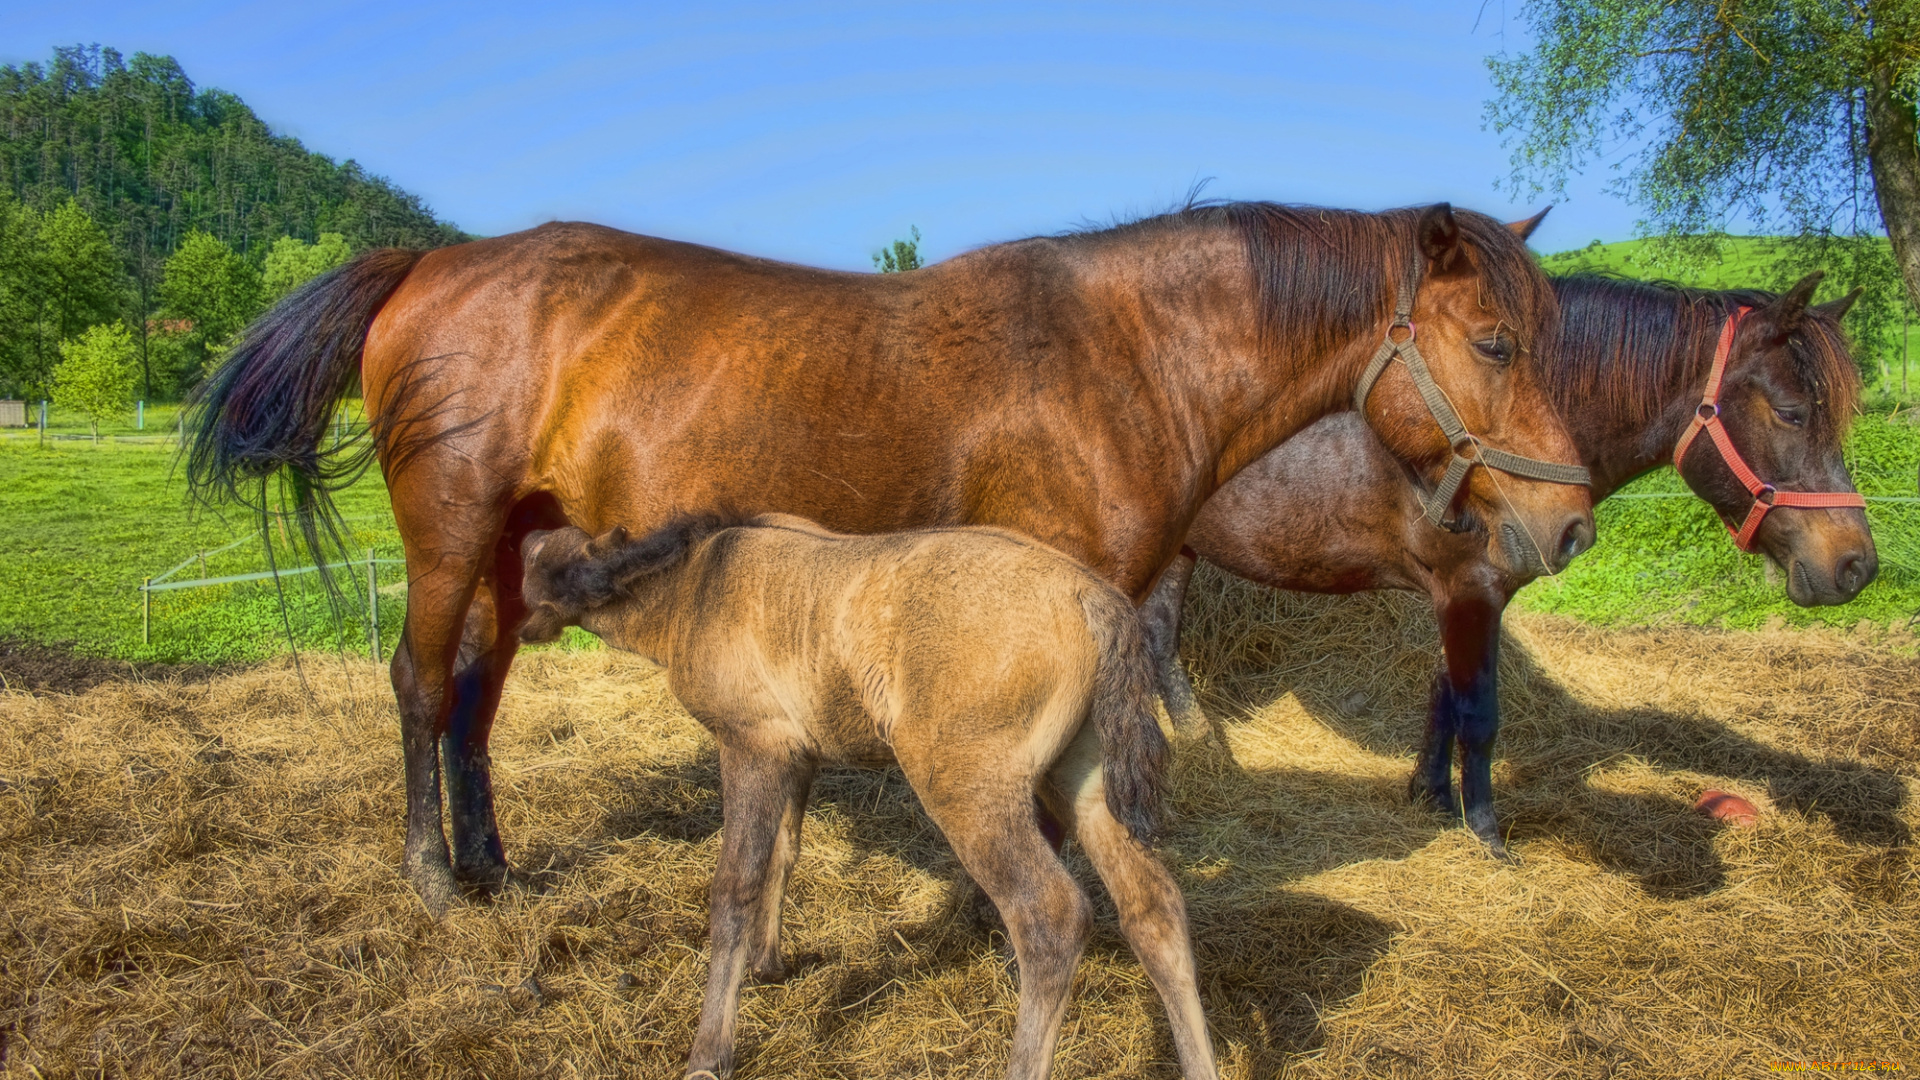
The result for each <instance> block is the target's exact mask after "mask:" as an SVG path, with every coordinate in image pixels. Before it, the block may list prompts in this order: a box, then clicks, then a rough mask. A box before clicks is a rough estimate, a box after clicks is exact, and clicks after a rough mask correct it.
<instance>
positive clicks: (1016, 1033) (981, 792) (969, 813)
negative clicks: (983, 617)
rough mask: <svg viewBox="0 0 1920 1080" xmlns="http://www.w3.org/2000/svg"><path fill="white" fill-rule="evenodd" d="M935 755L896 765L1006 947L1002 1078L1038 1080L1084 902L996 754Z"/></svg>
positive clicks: (1023, 788)
mask: <svg viewBox="0 0 1920 1080" xmlns="http://www.w3.org/2000/svg"><path fill="white" fill-rule="evenodd" d="M903 726H904V725H903ZM935 753H937V754H939V755H940V756H939V758H938V760H937V761H936V760H932V757H931V755H925V754H923V755H916V756H919V757H922V758H924V760H920V761H914V760H910V759H909V758H907V757H902V759H901V762H900V764H901V766H902V767H903V768H904V769H905V771H906V773H907V778H908V779H909V780H910V781H912V782H913V784H914V787H915V789H916V790H917V791H918V792H919V793H920V801H921V802H922V804H924V805H925V806H926V808H927V814H928V816H930V817H932V818H933V820H934V823H935V824H937V825H939V826H940V830H941V832H943V833H945V834H946V837H947V841H948V842H949V843H951V844H952V845H953V850H954V853H955V854H956V855H958V856H959V857H960V863H961V865H962V866H964V867H966V870H967V873H968V874H970V875H972V877H973V880H974V881H975V882H977V883H978V884H979V886H980V887H981V888H982V889H984V890H985V891H986V894H987V896H988V897H989V898H990V899H992V900H993V904H994V907H996V908H998V909H999V911H1000V918H1001V920H1002V921H1003V922H1005V923H1006V926H1007V935H1008V936H1009V937H1011V938H1012V939H1013V952H1014V957H1015V959H1016V960H1017V961H1018V963H1019V967H1020V1012H1019V1017H1018V1019H1017V1020H1016V1021H1015V1022H1014V1029H1013V1047H1012V1051H1011V1053H1010V1054H1009V1055H1008V1060H1007V1075H1008V1076H1009V1077H1014V1078H1018V1080H1032V1078H1038V1077H1044V1076H1046V1075H1047V1073H1048V1071H1049V1070H1050V1069H1051V1068H1052V1067H1053V1048H1054V1044H1055V1043H1056V1042H1057V1041H1058V1040H1059V1037H1060V1021H1061V1019H1062V1017H1064V1016H1065V1015H1066V1011H1067V997H1068V994H1069V992H1070V991H1071V990H1072V988H1073V970H1074V968H1075V967H1077V966H1078V965H1079V963H1080V952H1081V950H1082V949H1083V948H1085V947H1086V942H1087V932H1088V930H1089V928H1090V927H1091V926H1092V924H1093V916H1092V912H1091V909H1090V908H1089V906H1088V904H1087V897H1086V894H1085V893H1082V892H1081V891H1080V887H1079V886H1078V885H1075V884H1074V882H1073V877H1072V876H1071V875H1069V874H1068V873H1067V869H1066V867H1064V866H1062V865H1061V864H1060V859H1059V857H1058V856H1056V855H1055V854H1054V853H1053V848H1052V847H1051V846H1049V845H1048V843H1047V840H1046V837H1045V836H1043V835H1042V834H1041V832H1040V824H1039V821H1038V820H1037V818H1036V816H1035V808H1034V800H1033V788H1032V786H1031V785H1030V784H1026V783H1022V782H1020V781H1019V779H1018V778H1016V777H1010V776H1008V775H1007V768H1006V766H1007V762H1006V761H1005V760H1004V756H1003V755H990V754H973V755H971V756H969V755H968V753H967V748H964V747H956V746H951V745H948V746H944V747H940V748H937V749H936V751H935Z"/></svg>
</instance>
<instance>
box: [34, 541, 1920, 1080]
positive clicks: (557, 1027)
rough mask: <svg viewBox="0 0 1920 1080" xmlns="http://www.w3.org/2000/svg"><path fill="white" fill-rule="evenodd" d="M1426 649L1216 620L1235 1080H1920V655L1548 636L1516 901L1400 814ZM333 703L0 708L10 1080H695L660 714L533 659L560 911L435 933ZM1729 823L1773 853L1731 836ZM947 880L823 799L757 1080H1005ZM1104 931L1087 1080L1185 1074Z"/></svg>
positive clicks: (241, 676) (1226, 1005)
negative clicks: (1515, 1079)
mask: <svg viewBox="0 0 1920 1080" xmlns="http://www.w3.org/2000/svg"><path fill="white" fill-rule="evenodd" d="M1433 647H1434V643H1433V634H1432V630H1431V617H1430V616H1429V615H1428V614H1426V613H1425V611H1424V610H1423V608H1422V605H1421V604H1420V603H1419V602H1417V601H1415V600H1413V599H1411V598H1395V597H1367V598H1355V599H1349V600H1343V601H1325V600H1313V599H1303V598H1298V597H1282V596H1277V595H1273V594H1268V593H1264V592H1261V591H1258V590H1254V589H1252V588H1250V587H1247V586H1244V585H1240V584H1237V583H1233V582H1229V581H1226V580H1223V579H1221V578H1219V577H1217V576H1206V577H1203V578H1202V580H1201V582H1200V584H1199V587H1198V588H1197V589H1196V597H1195V611H1194V621H1193V624H1192V627H1191V629H1190V631H1189V640H1188V650H1189V655H1190V658H1191V659H1192V661H1193V664H1194V667H1195V670H1196V673H1197V675H1198V677H1199V679H1198V681H1199V683H1200V685H1201V687H1202V693H1203V698H1204V700H1205V702H1206V704H1207V706H1208V708H1209V711H1210V713H1211V714H1212V715H1213V716H1215V717H1216V718H1217V719H1218V720H1219V721H1220V723H1221V730H1222V732H1223V734H1224V735H1225V737H1226V740H1227V743H1228V746H1229V747H1230V755H1229V754H1223V753H1220V752H1217V751H1216V752H1208V751H1206V750H1205V749H1204V748H1188V749H1187V751H1186V752H1185V753H1184V754H1183V756H1182V759H1181V762H1180V765H1179V778H1178V779H1179V783H1178V795H1177V808H1178V810H1179V820H1178V823H1177V828H1176V829H1175V832H1174V835H1173V836H1172V838H1171V840H1170V842H1169V843H1168V846H1167V848H1166V855H1167V858H1168V859H1169V861H1170V862H1171V863H1173V864H1174V865H1175V866H1176V867H1177V869H1178V871H1179V872H1180V874H1181V877H1182V879H1183V883H1184V884H1185V886H1186V889H1187V893H1188V896H1189V901H1190V904H1191V907H1192V912H1193V916H1194V932H1195V936H1196V939H1197V943H1198V946H1199V951H1200V957H1201V970H1202V974H1203V979H1204V982H1205V994H1206V1000H1207V1005H1208V1008H1209V1011H1210V1013H1211V1017H1212V1020H1213V1024H1214V1030H1215V1035H1216V1039H1217V1041H1218V1044H1219V1045H1220V1047H1221V1050H1222V1053H1223V1056H1224V1065H1225V1071H1226V1072H1227V1074H1228V1075H1229V1076H1234V1077H1267V1076H1272V1075H1275V1074H1276V1073H1285V1074H1287V1075H1298V1076H1303V1077H1309V1076H1310V1077H1322V1076H1324V1077H1345V1076H1375V1075H1377V1076H1408V1077H1415V1076H1419V1077H1426V1076H1463V1077H1464V1076H1473V1077H1479V1076H1581V1077H1585V1076H1594V1077H1603V1076H1616V1077H1630V1076H1650V1077H1651V1076H1658V1077H1671V1076H1677V1075H1683V1076H1745V1075H1759V1074H1765V1073H1766V1072H1767V1071H1768V1069H1767V1063H1768V1062H1769V1061H1770V1060H1840V1059H1855V1060H1857V1059H1861V1058H1879V1059H1892V1060H1904V1061H1905V1062H1906V1063H1907V1064H1908V1065H1909V1066H1920V1045H1916V1038H1917V1037H1916V1034H1915V1032H1916V1030H1920V1000H1917V997H1920V990H1917V989H1916V987H1920V958H1917V957H1916V948H1917V946H1916V943H1917V942H1920V888H1916V880H1915V879H1916V871H1915V868H1914V865H1913V862H1912V852H1913V831H1914V829H1915V828H1916V827H1920V802H1917V800H1916V796H1920V706H1916V701H1920V667H1916V664H1915V662H1914V661H1913V660H1912V659H1911V658H1910V656H1909V655H1907V654H1908V653H1910V651H1911V650H1910V649H1893V648H1889V647H1887V646H1886V645H1884V644H1871V643H1868V642H1865V641H1861V640H1854V639H1851V638H1844V637H1840V636H1834V635H1820V634H1805V633H1759V634H1725V633H1715V632H1710V631H1698V630H1679V629H1665V630H1645V631H1631V632H1605V631H1599V630H1594V629H1590V628H1585V627H1580V626H1577V625H1575V624H1572V623H1568V622H1564V621H1559V620H1553V619H1548V618H1542V617H1518V618H1516V619H1514V620H1512V627H1511V633H1510V636H1509V639H1508V649H1507V656H1506V662H1505V664H1504V666H1503V669H1502V677H1503V680H1504V688H1505V701H1506V709H1507V716H1508V727H1507V736H1506V738H1505V740H1504V742H1503V751H1504V753H1503V760H1502V763H1501V764H1500V766H1499V767H1498V769H1497V772H1496V780H1497V782H1498V783H1499V785H1500V792H1501V796H1502V801H1501V804H1500V807H1501V812H1502V815H1503V820H1504V821H1505V822H1507V823H1508V825H1509V826H1510V828H1511V830H1512V837H1513V841H1512V846H1513V848H1514V849H1515V851H1516V852H1517V853H1518V854H1519V855H1520V857H1521V860H1522V861H1521V862H1520V863H1519V864H1517V865H1502V864H1498V863H1494V862H1492V861H1490V860H1488V859H1487V858H1485V857H1484V856H1483V855H1481V853H1480V852H1479V850H1478V849H1477V847H1476V846H1475V844H1474V842H1473V841H1472V840H1471V838H1470V837H1469V836H1468V835H1467V834H1466V833H1464V832H1463V831H1461V830H1459V829H1455V828H1449V827H1447V826H1446V824H1445V823H1444V822H1442V821H1440V820H1438V819H1436V818H1435V817H1434V816H1432V815H1430V814H1428V813H1426V812H1424V811H1421V810H1419V809H1416V808H1414V807H1412V806H1409V805H1407V802H1406V799H1405V794H1404V790H1405V787H1404V786H1405V780H1406V774H1407V772H1408V769H1409V767H1410V765H1411V752H1412V748H1413V745H1414V743H1415V742H1416V741H1417V739H1418V735H1419V727H1420V724H1421V722H1422V717H1423V716H1424V711H1425V703H1426V684H1427V678H1428V675H1429V672H1430V670H1431V664H1432V654H1433ZM4 670H6V669H5V668H4V667H0V671H4ZM10 674H11V675H12V676H13V680H12V681H13V682H14V683H15V684H16V685H18V683H19V682H20V678H19V676H20V674H21V672H20V671H19V670H17V669H16V670H14V671H12V672H11V673H10ZM108 674H114V673H111V672H109V673H108ZM306 675H307V680H308V682H309V684H310V685H311V687H312V690H313V695H314V696H313V697H312V698H311V699H309V698H308V697H307V696H306V695H305V694H304V693H303V691H302V689H301V687H300V684H299V682H298V681H297V680H296V678H295V677H294V674H293V672H292V669H291V668H290V667H289V666H287V665H285V664H273V665H268V666H264V667H260V668H256V669H252V670H245V671H237V672H228V673H220V672H206V671H200V672H194V673H191V677H190V678H187V679H179V678H168V677H164V676H161V675H157V674H156V673H154V672H152V671H143V672H128V673H126V674H123V675H120V674H116V675H115V677H113V678H110V679H107V680H105V681H99V682H98V684H97V685H94V686H92V688H91V689H86V690H84V692H79V693H73V692H72V691H80V690H82V688H83V687H84V685H85V683H86V682H88V681H92V680H85V679H80V678H78V677H77V676H76V675H75V674H74V672H72V671H66V672H64V673H63V675H62V679H61V680H57V686H58V688H59V689H61V690H65V691H69V692H57V691H47V690H42V691H22V690H17V689H16V690H12V691H10V692H7V693H5V694H0V782H3V783H4V787H0V919H3V920H4V939H3V940H0V1066H3V1067H4V1069H5V1071H6V1073H7V1074H8V1075H23V1076H31V1075H44V1076H49V1077H59V1076H92V1075H115V1076H117V1075H126V1076H234V1077H257V1076H264V1077H299V1076H482V1075H484V1076H489V1077H516V1076H553V1077H572V1076H607V1075H634V1076H677V1075H678V1072H677V1069H678V1066H679V1063H680V1061H681V1058H682V1055H683V1054H684V1052H685V1050H686V1048H687V1045H688V1042H689V1040H690V1039H691V1036H692V1032H693V1023H694V1015H695V1011H696V1009H697V1007H698V993H699V987H700V985H701V982H702V979H703V977H704V974H705V965H704V962H703V951H704V948H705V917H706V903H705V895H704V891H705V887H706V881H707V876H708V873H709V871H710V868H711V863H712V859H713V857H714V854H715V851H716V849H717V841H718V829H719V824H720V816H719V799H718V794H717V791H716V787H717V770H716V767H715V759H714V753H713V748H712V744H711V742H710V741H709V740H708V739H707V738H706V737H705V735H704V734H703V733H702V732H701V731H700V730H699V728H698V727H697V726H696V725H695V724H693V722H692V721H690V720H689V719H688V718H687V717H686V716H685V715H684V714H683V713H682V712H681V711H680V710H679V709H678V708H677V707H676V706H675V705H674V704H673V702H672V701H671V699H670V698H669V697H668V696H667V695H666V693H665V690H664V687H663V684H662V682H661V680H660V679H659V678H658V677H657V676H654V675H650V674H644V673H641V672H640V671H639V670H638V669H636V668H635V667H634V666H633V665H632V664H631V663H630V662H629V661H627V660H625V659H624V658H622V657H619V656H617V655H614V654H609V653H603V652H589V653H560V652H547V653H540V654H533V655H530V656H527V657H525V658H523V662H522V664H521V666H519V667H517V668H516V670H515V674H514V676H513V678H512V679H511V680H510V681H509V683H508V691H507V700H506V704H505V706H504V708H503V710H502V715H501V722H500V726H499V728H498V730H497V735H496V739H495V744H494V746H495V754H494V760H495V762H496V769H497V774H498V782H499V801H500V807H501V813H502V823H503V826H504V828H505V830H506V835H507V838H508V854H509V856H510V857H511V858H512V859H513V860H514V861H515V863H516V864H517V866H518V867H519V868H520V869H521V870H522V871H523V872H524V874H525V877H526V881H525V882H524V884H523V885H521V886H520V887H518V888H516V889H514V890H512V891H510V892H508V893H507V894H505V895H503V896H501V897H498V898H496V899H494V900H492V901H490V902H482V901H476V902H474V903H472V904H469V905H468V906H465V907H463V908H461V909H459V910H456V911H455V912H454V913H453V914H451V915H450V916H449V917H448V918H446V919H445V920H444V921H440V922H435V921H434V920H432V919H430V918H429V917H428V916H427V915H426V914H425V912H424V911H423V910H422V909H421V907H420V905H419V904H418V903H417V902H416V901H415V899H414V898H413V896H412V894H411V893H410V892H409V891H408V889H407V887H406V885H405V884H404V882H403V881H402V880H401V879H400V877H399V876H398V874H397V873H396V870H395V866H396V864H397V862H398V859H399V854H400V840H401V818H400V813H401V798H400V764H399V753H398V748H397V745H396V742H397V740H396V738H395V734H396V730H395V725H396V720H395V713H394V708H393V703H392V698H391V694H390V692H389V691H388V690H387V688H386V685H385V679H384V672H382V671H380V670H379V669H377V668H375V667H373V666H372V665H370V664H366V663H364V662H358V661H347V662H343V661H340V660H337V659H324V660H321V659H316V658H312V657H309V658H308V661H307V666H306ZM1708 787H1718V788H1723V789H1727V790H1731V791H1734V792H1736V793H1738V794H1741V795H1744V796H1746V797H1747V798H1749V799H1751V800H1753V801H1754V802H1755V803H1756V804H1757V805H1758V806H1760V807H1761V809H1762V811H1763V813H1762V817H1761V822H1760V824H1759V826H1758V827H1757V828H1754V829H1751V830H1725V829H1721V828H1718V827H1716V826H1714V825H1712V824H1710V823H1709V822H1707V821H1706V820H1705V819H1703V818H1701V817H1699V816H1698V815H1696V814H1695V813H1694V812H1693V811H1692V810H1691V809H1690V805H1691V803H1692V801H1693V799H1694V798H1695V796H1697V795H1698V793H1699V792H1700V791H1701V790H1702V789H1703V788H1708ZM1079 869H1080V872H1081V873H1082V874H1083V876H1084V873H1085V871H1084V867H1080V868H1079ZM955 882H956V867H955V864H954V862H953V859H952V856H951V855H950V853H949V852H948V851H947V849H946V847H945V845H944V844H943V843H942V842H941V841H940V839H939V837H938V835H937V834H936V833H935V832H934V831H933V830H932V829H931V827H930V826H929V825H928V823H927V821H926V819H925V818H924V817H923V816H922V815H921V814H920V813H919V811H918V809H917V807H915V806H914V805H913V803H912V800H911V796H910V794H909V792H908V791H907V789H906V788H905V787H904V785H902V784H901V783H900V782H898V781H897V780H894V779H890V778H887V777H881V776H873V775H860V774H834V775H830V776H828V777H826V778H824V779H823V781H822V782H821V784H820V785H819V787H818V789H817V790H816V797H815V803H814V809H813V811H812V813H811V814H810V816H809V818H808V821H807V832H806V847H805V850H804V852H803V855H802V858H801V862H800V867H799V871H798V873H797V874H796V880H795V884H794V889H793V903H792V905H791V907H790V909H789V912H788V916H787V924H786V925H787V953H788V956H789V957H790V958H793V959H796V960H797V961H798V963H797V964H795V965H794V966H795V967H796V969H797V970H796V972H795V974H794V976H793V977H792V979H791V980H789V981H788V982H787V983H786V984H784V985H780V986H768V987H758V988H754V989H752V990H750V991H749V992H748V995H747V998H746V1003H745V1006H744V1009H743V1014H742V1021H743V1027H742V1033H741V1049H742V1068H741V1073H740V1075H741V1076H743V1077H772V1076H796V1077H810V1076H859V1077H880V1076H885V1077H895V1076H898V1077H908V1076H925V1075H935V1076H995V1075H998V1074H999V1072H1000V1070H1001V1068H1002V1067H1003V1064H1004V1045H1005V1040H1006V1038H1007V1035H1008V1033H1009V1031H1010V1028H1011V1019H1012V1007H1013V1003H1014V981H1013V976H1012V972H1011V965H1010V960H1009V956H1008V951H1007V949H1006V946H1005V942H1004V940H1003V939H1002V938H1001V936H1000V935H999V934H998V933H997V932H996V931H995V930H994V929H993V924H992V921H991V918H990V916H985V915H983V914H982V913H981V912H979V911H978V910H976V909H975V907H974V906H973V905H972V904H971V903H970V902H969V901H968V899H967V894H966V893H965V892H964V891H963V890H961V889H958V888H956V885H955ZM1095 895H1096V896H1098V892H1097V888H1096V890H1095ZM1101 910H1102V914H1101V924H1100V929H1099V930H1098V932H1097V934H1096V937H1095V939H1094V941H1093V944H1092V946H1091V948H1090V949H1089V951H1088V955H1087V959H1086V961H1085V962H1084V964H1083V966H1082V969H1081V974H1080V978H1079V982H1078V985H1077V987H1076V999H1075V1003H1074V1005H1073V1006H1072V1008H1071V1010H1070V1012H1069V1014H1068V1018H1067V1026H1066V1030H1065V1034H1064V1037H1063V1039H1062V1043H1061V1048H1060V1054H1059V1064H1058V1072H1057V1074H1058V1075H1061V1076H1068V1077H1094V1076H1155V1077H1162V1076H1172V1075H1174V1074H1175V1070H1174V1068H1173V1067H1172V1065H1171V1064H1170V1061H1171V1058H1172V1051H1171V1047H1170V1045H1169V1044H1168V1040H1167V1037H1166V1030H1165V1024H1164V1022H1163V1020H1162V1019H1161V1016H1160V1012H1159V1007H1158V1004H1157V1002H1156V1001H1155V999H1154V997H1153V995H1152V992H1151V989H1150V988H1149V987H1148V986H1147V984H1146V981H1145V979H1144V978H1143V977H1142V975H1141V973H1140V970H1139V968H1138V966H1137V965H1136V964H1135V962H1134V961H1133V958H1132V957H1131V955H1130V954H1128V953H1127V951H1126V949H1125V946H1124V945H1123V944H1122V943H1121V942H1120V940H1119V938H1118V935H1117V934H1116V933H1115V931H1114V929H1113V923H1112V918H1111V913H1110V911H1109V910H1107V909H1106V908H1105V907H1104V906H1103V907H1102V909H1101Z"/></svg>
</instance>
